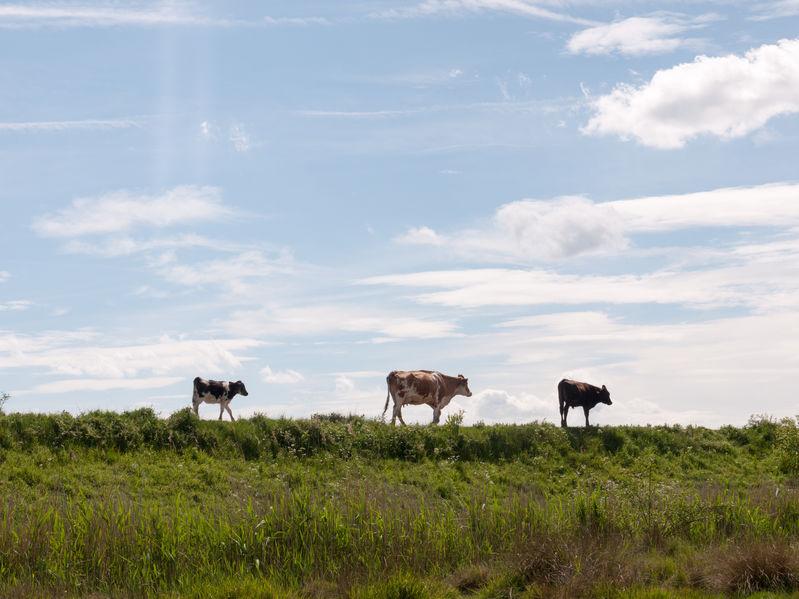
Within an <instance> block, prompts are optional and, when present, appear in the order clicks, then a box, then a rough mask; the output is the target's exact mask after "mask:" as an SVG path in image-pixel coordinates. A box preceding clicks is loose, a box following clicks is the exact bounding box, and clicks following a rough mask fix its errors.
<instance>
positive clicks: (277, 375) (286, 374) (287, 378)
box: [261, 366, 305, 385]
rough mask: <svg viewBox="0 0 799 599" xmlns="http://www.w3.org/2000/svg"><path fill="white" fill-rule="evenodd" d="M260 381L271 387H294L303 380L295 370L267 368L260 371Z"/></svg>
mask: <svg viewBox="0 0 799 599" xmlns="http://www.w3.org/2000/svg"><path fill="white" fill-rule="evenodd" d="M261 379H263V381H264V382H265V383H271V384H273V385H295V384H297V383H301V382H302V381H304V380H305V377H304V376H302V374H300V373H299V372H297V371H296V370H290V369H289V370H272V369H271V368H270V367H269V366H265V367H264V368H262V369H261Z"/></svg>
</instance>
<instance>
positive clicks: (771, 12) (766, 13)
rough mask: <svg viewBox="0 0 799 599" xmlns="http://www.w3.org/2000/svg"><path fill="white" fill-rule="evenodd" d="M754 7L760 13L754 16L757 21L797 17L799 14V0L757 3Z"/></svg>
mask: <svg viewBox="0 0 799 599" xmlns="http://www.w3.org/2000/svg"><path fill="white" fill-rule="evenodd" d="M754 9H755V10H757V11H758V14H757V15H755V16H754V17H752V18H753V19H754V20H756V21H765V20H768V19H779V18H783V17H795V16H796V15H799V0H777V1H776V2H763V3H760V4H756V5H755V6H754Z"/></svg>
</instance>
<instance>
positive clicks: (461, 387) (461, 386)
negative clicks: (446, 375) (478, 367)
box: [455, 374, 472, 397]
mask: <svg viewBox="0 0 799 599" xmlns="http://www.w3.org/2000/svg"><path fill="white" fill-rule="evenodd" d="M458 378H459V379H460V383H458V388H457V389H456V390H455V393H456V395H465V396H466V397H471V396H472V392H471V391H470V390H469V379H467V378H466V377H465V376H463V375H462V374H459V375H458Z"/></svg>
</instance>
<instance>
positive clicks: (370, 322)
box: [222, 304, 458, 342]
mask: <svg viewBox="0 0 799 599" xmlns="http://www.w3.org/2000/svg"><path fill="white" fill-rule="evenodd" d="M222 326H224V327H225V329H226V330H227V331H229V332H230V333H231V334H234V335H237V334H239V333H237V332H236V331H249V332H248V333H247V334H249V335H257V336H259V337H262V338H270V337H271V338H277V339H281V338H287V337H307V336H325V335H333V334H341V333H356V334H357V333H360V334H366V335H370V336H371V340H372V341H378V342H380V341H388V340H397V339H438V338H442V337H451V336H453V335H457V334H458V333H457V329H458V327H457V325H456V324H455V323H453V322H449V321H445V320H438V319H426V318H417V317H413V316H408V315H403V314H396V313H392V312H389V311H386V310H376V309H371V310H370V309H365V308H363V307H360V306H356V305H352V306H348V305H340V304H323V305H309V306H292V307H289V306H269V307H265V308H262V309H257V310H238V311H235V312H234V313H233V314H232V315H231V316H230V317H229V318H227V319H225V321H224V322H223V323H222Z"/></svg>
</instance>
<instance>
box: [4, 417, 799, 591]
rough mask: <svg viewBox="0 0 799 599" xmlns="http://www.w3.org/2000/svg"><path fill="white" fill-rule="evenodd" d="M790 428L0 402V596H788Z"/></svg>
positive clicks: (792, 499) (793, 538) (792, 527)
mask: <svg viewBox="0 0 799 599" xmlns="http://www.w3.org/2000/svg"><path fill="white" fill-rule="evenodd" d="M792 427H793V428H792ZM794 440H795V426H794V424H792V423H789V422H782V423H775V422H771V421H768V420H758V421H753V422H752V423H750V425H748V426H747V427H744V428H739V429H734V428H731V427H728V428H725V429H721V430H708V429H702V428H691V427H688V428H682V427H618V428H604V429H592V430H587V431H586V430H581V429H580V430H573V429H569V430H563V429H560V428H556V427H553V426H550V425H546V424H530V425H522V426H476V427H463V426H460V425H459V424H458V423H457V422H454V423H450V424H449V425H447V426H442V427H406V428H399V427H398V428H392V427H390V426H387V425H385V424H382V423H379V422H374V421H369V420H365V419H362V418H357V417H356V418H340V417H318V418H314V419H309V420H270V419H267V418H264V417H255V418H252V419H249V420H242V421H237V422H236V423H218V422H205V421H199V420H197V419H196V418H194V417H193V416H191V415H190V414H189V413H187V412H185V411H181V412H178V413H176V414H173V415H172V416H171V417H170V418H168V419H159V418H157V417H156V416H155V414H153V413H152V412H151V411H149V410H139V411H136V412H129V413H125V414H114V413H101V412H95V413H89V414H85V415H83V416H79V417H73V416H70V415H68V414H59V415H49V416H48V415H31V414H11V415H2V416H0V491H2V495H0V595H1V596H14V595H16V596H20V597H21V596H35V595H36V594H37V593H40V594H42V595H46V594H48V593H50V594H53V593H67V594H72V595H75V596H84V595H86V596H88V595H90V594H92V593H104V594H108V595H111V596H132V597H133V596H136V597H138V596H162V595H165V594H170V593H171V594H172V595H173V596H178V595H181V596H220V597H221V596H229V597H234V596H263V597H272V596H274V597H284V596H289V595H291V594H294V595H296V596H319V597H338V596H345V595H351V596H353V597H394V596H396V597H445V596H446V597H458V596H461V595H462V594H471V595H473V596H483V597H502V596H509V594H508V593H510V594H511V595H512V596H519V595H520V594H521V593H527V596H542V597H543V596H563V597H579V596H621V595H619V593H622V592H624V593H628V595H627V596H631V597H632V596H634V594H635V593H638V592H639V591H640V592H641V593H644V592H645V591H644V590H643V589H647V588H663V589H682V590H685V589H690V588H692V589H693V591H691V592H694V593H697V594H702V593H711V594H712V593H733V592H735V593H738V592H742V593H746V592H753V591H756V590H774V591H786V592H787V591H792V590H799V561H797V560H795V559H793V558H792V557H791V556H792V555H794V554H795V552H796V548H797V542H799V489H797V488H795V487H794V484H793V480H794V479H793V476H794V472H793V470H791V468H790V464H791V463H792V462H791V461H790V460H791V456H792V453H791V452H792V451H795V446H794ZM786 464H787V465H788V466H786ZM226 589H227V590H226ZM686 592H687V591H686ZM614 593H615V594H614ZM697 596H698V595H697Z"/></svg>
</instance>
